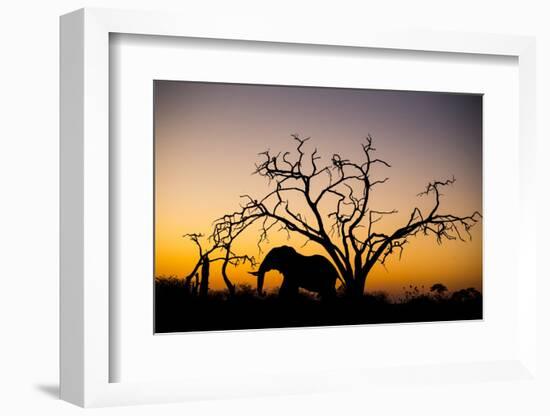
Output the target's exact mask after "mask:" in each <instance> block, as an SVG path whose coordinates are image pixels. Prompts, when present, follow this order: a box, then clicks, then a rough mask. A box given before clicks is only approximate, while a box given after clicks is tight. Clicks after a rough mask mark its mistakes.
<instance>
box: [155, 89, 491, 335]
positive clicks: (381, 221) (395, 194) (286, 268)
mask: <svg viewBox="0 0 550 416" xmlns="http://www.w3.org/2000/svg"><path fill="white" fill-rule="evenodd" d="M482 99H483V97H482V96H481V95H478V94H456V93H442V92H416V91H393V90H368V89H348V88H328V87H301V86H277V85H249V84H228V83H210V82H187V81H163V80H157V81H154V165H155V178H154V190H155V199H154V204H155V206H154V212H155V218H154V224H155V229H154V233H155V234H154V235H155V238H154V257H155V262H154V263H155V270H154V296H155V299H154V309H155V310H154V314H155V315H154V317H155V332H156V333H167V332H188V331H211V330H217V331H219V330H236V329H260V328H285V327H311V326H328V325H330V326H334V325H358V324H381V323H403V322H427V321H450V320H473V319H482V317H483V315H482V303H483V302H482V296H483V288H482V277H483V276H482V216H481V213H482Z"/></svg>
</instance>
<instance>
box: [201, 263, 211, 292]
mask: <svg viewBox="0 0 550 416" xmlns="http://www.w3.org/2000/svg"><path fill="white" fill-rule="evenodd" d="M209 277H210V260H209V259H208V256H207V255H206V256H204V258H203V260H202V269H201V285H200V288H199V296H200V297H206V296H208V278H209Z"/></svg>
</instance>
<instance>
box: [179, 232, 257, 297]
mask: <svg viewBox="0 0 550 416" xmlns="http://www.w3.org/2000/svg"><path fill="white" fill-rule="evenodd" d="M183 237H184V238H189V239H190V240H191V241H192V242H194V243H195V245H196V246H197V248H198V251H199V253H198V254H199V255H198V260H197V262H196V263H195V266H194V267H193V269H192V271H191V272H190V273H189V274H188V275H187V277H185V282H186V285H187V286H188V287H189V286H190V285H191V281H192V280H193V277H196V278H197V280H198V273H197V271H198V270H199V268H201V281H200V285H199V292H198V293H199V295H200V296H203V297H205V296H207V293H208V285H209V276H210V264H211V263H213V262H217V261H223V264H222V277H223V281H224V283H225V285H226V287H227V290H228V292H229V294H230V295H231V296H232V295H234V294H235V285H234V284H233V283H232V282H231V280H230V279H229V277H228V275H227V267H228V266H229V265H232V266H238V265H240V264H244V263H249V264H250V265H251V266H253V267H254V266H255V265H256V262H255V260H254V257H250V256H248V255H237V254H235V253H234V252H233V251H232V248H231V246H232V244H233V241H234V239H235V238H236V236H229V238H227V237H225V236H224V235H223V234H221V233H220V234H219V235H216V234H213V235H212V236H210V238H209V239H208V240H210V241H211V242H212V244H211V245H210V247H209V248H208V249H204V248H203V244H202V242H201V238H202V237H204V235H203V234H200V233H190V234H185V235H184V236H183ZM211 256H212V257H211ZM197 284H198V282H197Z"/></svg>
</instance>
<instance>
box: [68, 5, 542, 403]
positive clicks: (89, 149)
mask: <svg viewBox="0 0 550 416" xmlns="http://www.w3.org/2000/svg"><path fill="white" fill-rule="evenodd" d="M234 27H235V26H233V25H231V24H229V23H227V22H226V23H223V22H220V24H215V25H212V26H204V25H202V24H199V23H198V22H195V21H193V19H192V18H190V17H189V16H175V15H167V14H162V13H144V12H127V11H124V12H123V11H113V10H96V9H92V10H90V9H84V10H79V11H76V12H73V13H71V14H69V15H66V16H63V17H62V18H61V253H62V258H61V396H62V398H63V399H65V400H67V401H70V402H72V403H75V404H78V405H81V406H104V405H116V404H137V403H155V402H165V401H183V400H193V399H197V398H202V399H204V398H209V397H212V398H219V397H253V396H257V395H267V394H284V393H292V394H296V393H309V392H316V393H319V392H325V391H327V392H330V391H345V390H351V389H357V388H359V387H358V386H368V389H369V391H370V392H371V393H372V392H374V391H384V389H387V385H388V384H391V385H392V386H393V388H394V390H395V391H399V389H407V388H408V387H407V386H410V385H412V383H420V384H422V385H424V386H425V388H426V389H429V388H430V384H433V383H434V382H436V383H439V384H443V385H445V384H447V383H455V382H457V381H459V382H461V383H466V384H467V385H470V386H475V388H476V389H481V390H483V391H485V392H486V394H487V397H491V394H497V393H496V389H495V388H494V386H495V385H497V384H498V383H502V382H503V381H504V382H507V383H511V384H512V385H514V383H518V385H519V384H520V383H521V384H522V386H525V385H526V383H527V384H528V385H530V386H531V387H532V388H535V389H536V388H539V387H540V381H539V380H540V379H539V378H538V375H537V374H538V373H537V362H536V359H535V358H536V357H535V350H536V348H537V336H536V333H537V326H536V325H537V324H536V322H537V320H536V314H537V313H536V302H535V301H534V299H535V295H536V279H537V270H536V267H535V265H536V261H535V253H536V250H532V241H535V240H536V237H535V236H534V233H535V230H536V220H535V218H534V217H533V216H531V215H526V213H528V212H533V211H534V209H533V207H534V204H535V200H534V198H532V195H533V192H534V191H533V180H534V175H533V169H534V160H535V157H534V155H535V150H534V143H535V138H536V137H535V131H534V123H533V117H534V114H535V99H534V92H535V78H534V59H535V55H534V53H535V52H534V51H535V49H534V40H533V39H531V38H525V37H516V36H505V35H502V36H500V35H499V36H493V35H481V34H450V33H439V34H437V35H434V34H428V33H420V32H419V33H406V34H405V33H393V32H392V33H389V32H387V33H386V32H376V31H374V30H373V31H372V32H368V33H352V32H345V31H344V32H338V33H337V32H330V31H329V32H327V31H326V30H325V29H323V28H315V26H312V28H311V30H308V31H307V35H306V34H305V32H304V31H301V30H299V29H296V30H289V31H288V30H284V31H283V30H281V29H279V28H277V27H276V26H274V25H269V24H265V25H262V26H261V27H260V26H258V25H256V24H251V25H250V26H249V27H248V26H246V25H245V26H240V29H239V32H235V31H234ZM518 149H519V153H518ZM503 207H506V209H503ZM510 218H516V219H517V226H510ZM510 241H513V242H514V244H513V245H511V244H510ZM504 253H505V254H504ZM503 257H504V258H506V261H505V262H503V261H502V260H503ZM404 345H406V348H404ZM397 379H398V380H399V383H396V382H395V380H397ZM482 382H483V383H482ZM394 384H395V385H394ZM384 386H386V387H384ZM443 394H448V395H452V394H453V392H452V389H451V388H450V387H449V389H448V390H447V391H445V392H444V393H443Z"/></svg>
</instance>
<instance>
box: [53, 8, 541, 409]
mask: <svg viewBox="0 0 550 416" xmlns="http://www.w3.org/2000/svg"><path fill="white" fill-rule="evenodd" d="M260 23H261V24H260ZM113 33H123V34H138V35H154V36H171V37H191V38H205V39H226V40H241V41H242V40H245V41H256V42H280V43H294V44H306V45H332V46H334V47H342V48H345V47H356V48H382V49H388V50H394V49H395V50H411V51H431V52H438V53H456V54H484V55H505V56H511V57H516V58H517V59H518V66H519V90H520V92H519V136H520V149H519V151H520V157H519V163H520V170H519V171H520V177H519V178H518V181H519V183H520V193H519V195H520V200H519V201H517V202H518V204H521V206H520V212H522V213H532V212H535V211H536V209H535V207H536V199H535V198H534V173H533V172H534V168H535V163H534V161H535V141H536V136H535V127H534V126H535V120H534V115H535V89H536V84H535V41H534V39H533V38H529V37H518V36H508V35H486V34H464V33H428V32H424V33H422V32H416V33H411V32H403V33H399V32H395V31H391V32H390V31H388V32H385V31H379V30H368V31H360V30H357V31H354V30H353V29H350V30H349V31H338V32H330V31H327V30H326V28H316V27H315V26H312V27H311V28H308V31H307V32H306V31H303V30H302V29H300V28H295V29H293V28H287V27H285V28H284V29H283V28H281V27H280V26H278V25H276V24H269V23H266V22H256V23H253V22H250V24H249V25H248V26H246V25H242V24H241V25H235V24H234V23H232V22H227V21H224V20H223V19H220V20H219V21H215V22H211V24H208V25H205V24H204V22H200V21H195V20H194V19H193V18H192V17H191V16H186V15H178V14H176V15H174V14H165V13H150V12H134V11H118V10H106V9H82V10H78V11H76V12H73V13H71V14H68V15H65V16H63V17H62V18H61V281H60V286H61V308H60V319H61V339H60V363H61V369H60V378H61V383H60V384H61V386H60V387H61V389H60V394H61V398H62V399H64V400H67V401H69V402H71V403H75V404H77V405H80V406H85V407H88V406H106V405H119V404H137V403H158V402H166V401H182V400H191V399H196V398H209V397H238V396H253V395H257V394H273V393H275V394H280V393H301V392H322V391H333V390H341V389H347V388H351V386H352V385H353V386H355V388H356V387H357V385H361V384H365V385H374V384H376V383H379V382H381V383H382V384H387V383H392V381H391V380H392V377H395V375H396V374H397V373H395V371H396V370H395V369H391V370H390V369H387V368H381V369H373V368H370V369H369V371H368V374H364V373H362V372H360V371H359V372H357V371H353V370H350V369H346V368H342V369H338V370H334V371H333V372H331V373H327V374H326V377H321V378H320V377H319V374H316V373H309V374H300V375H297V374H284V373H283V374H279V375H277V377H266V378H265V379H263V380H246V379H244V377H241V378H240V379H239V377H236V378H235V377H229V378H228V377H226V376H225V375H223V374H222V375H220V380H214V381H213V380H212V378H206V377H204V378H202V379H201V378H196V377H194V378H193V380H192V381H191V380H188V381H181V382H180V381H177V382H175V381H160V382H159V381H151V382H139V383H137V382H130V383H126V382H117V383H114V382H110V380H111V377H110V370H109V369H110V365H111V363H112V361H113V360H115V359H116V358H117V357H115V356H113V353H112V351H111V350H110V347H109V346H110V342H109V339H110V336H112V334H110V312H109V310H110V308H112V307H113V305H112V304H111V302H112V301H113V300H112V298H110V296H109V290H110V286H109V274H110V259H109V255H110V253H109V235H110V231H109V229H110V216H109V200H110V197H109V184H110V168H112V166H110V163H112V161H111V160H110V157H109V135H110V132H109V117H110V114H109V91H110V90H109V88H110V85H109V81H110V79H109V36H110V34H113ZM520 218H521V219H520V221H521V227H520V231H519V241H520V244H518V247H517V248H516V249H517V256H518V259H519V260H518V261H519V267H521V270H522V273H524V278H522V280H521V283H520V287H519V290H518V294H517V303H518V313H517V319H518V326H519V328H520V330H519V335H518V339H519V346H518V354H517V356H515V357H512V358H511V359H510V360H505V361H503V360H501V361H499V362H490V361H489V362H477V363H468V364H464V363H462V364H460V365H456V364H453V363H441V364H440V365H435V366H434V365H429V366H422V365H421V364H420V365H419V366H418V367H415V368H414V369H412V370H403V371H401V372H398V374H399V377H403V376H404V375H405V376H407V375H408V376H409V377H412V378H415V377H416V378H418V379H423V380H434V379H436V380H439V379H438V378H437V377H438V375H439V374H440V373H445V374H446V375H445V376H444V378H445V377H446V379H448V380H451V379H452V380H460V381H461V382H471V383H479V382H480V380H483V379H484V374H485V375H487V374H489V373H490V374H492V375H493V376H494V377H496V379H498V377H499V376H498V374H501V375H502V377H503V379H506V380H508V381H510V380H512V381H517V382H518V383H520V382H524V381H525V380H529V382H530V383H534V385H533V386H534V387H537V386H538V385H537V383H540V382H539V379H540V375H539V372H538V371H537V370H538V367H537V361H536V349H537V326H536V325H537V324H536V322H537V320H536V316H537V309H536V301H535V298H536V279H537V270H536V261H535V260H536V259H535V252H536V251H535V250H532V249H530V247H532V246H529V245H528V244H529V242H531V241H535V240H536V235H535V232H536V231H535V230H536V219H535V217H534V216H533V215H521V217H520ZM539 273H540V271H539ZM392 375H393V376H392ZM491 379H492V378H491ZM228 386H229V387H228Z"/></svg>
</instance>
